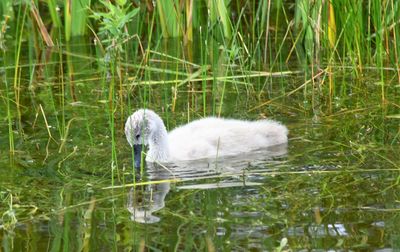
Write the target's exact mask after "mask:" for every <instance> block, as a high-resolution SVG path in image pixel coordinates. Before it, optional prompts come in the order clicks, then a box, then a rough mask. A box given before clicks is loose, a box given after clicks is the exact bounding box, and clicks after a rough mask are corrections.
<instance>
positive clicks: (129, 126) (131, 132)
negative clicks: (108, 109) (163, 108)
mask: <svg viewBox="0 0 400 252" xmlns="http://www.w3.org/2000/svg"><path fill="white" fill-rule="evenodd" d="M158 120H161V119H160V117H159V116H158V115H157V114H156V113H154V111H152V110H150V109H139V110H137V111H136V112H135V113H133V114H132V115H131V116H129V117H128V119H127V120H126V123H125V135H126V139H127V140H128V143H129V144H130V146H131V147H132V148H133V151H134V161H135V167H136V168H139V167H140V164H141V159H142V155H141V153H142V148H143V145H149V141H151V138H152V134H153V132H155V131H156V130H157V122H158Z"/></svg>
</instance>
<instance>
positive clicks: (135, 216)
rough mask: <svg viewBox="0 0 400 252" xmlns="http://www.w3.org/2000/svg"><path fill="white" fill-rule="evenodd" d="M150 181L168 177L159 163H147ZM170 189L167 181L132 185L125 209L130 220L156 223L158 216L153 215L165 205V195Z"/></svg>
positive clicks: (158, 219)
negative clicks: (137, 185)
mask: <svg viewBox="0 0 400 252" xmlns="http://www.w3.org/2000/svg"><path fill="white" fill-rule="evenodd" d="M147 169H149V170H151V173H150V175H149V180H150V181H160V180H165V179H167V178H168V174H167V173H166V170H165V169H164V168H163V167H161V166H159V165H156V164H155V165H149V166H148V167H147ZM169 190H170V183H169V182H162V183H155V184H149V185H143V186H139V187H133V188H131V190H130V191H129V193H128V203H127V209H128V211H129V212H130V213H131V220H133V221H136V222H139V223H156V222H159V221H160V218H159V217H157V216H154V215H153V212H156V211H158V210H160V209H162V208H163V207H164V206H165V202H164V201H165V196H167V193H168V192H169Z"/></svg>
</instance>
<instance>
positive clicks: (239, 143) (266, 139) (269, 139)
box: [125, 109, 288, 162]
mask: <svg viewBox="0 0 400 252" xmlns="http://www.w3.org/2000/svg"><path fill="white" fill-rule="evenodd" d="M138 132H143V134H141V137H140V138H139V139H136V138H135V136H137V134H138ZM125 134H126V137H127V139H128V142H129V143H130V144H131V145H133V144H140V143H144V144H145V145H149V151H148V153H147V158H146V160H147V161H151V162H152V161H153V162H154V161H158V162H165V161H169V162H173V161H181V160H195V159H201V158H215V157H217V156H227V155H236V154H239V153H243V152H250V151H252V150H256V149H260V148H265V147H268V146H273V145H279V144H284V143H286V142H287V141H288V139H287V135H288V129H287V128H286V127H285V126H284V125H282V124H280V123H279V122H276V121H272V120H259V121H244V120H235V119H223V118H214V117H208V118H204V119H199V120H196V121H193V122H191V123H188V124H186V125H183V126H180V127H178V128H175V129H174V130H172V131H171V132H169V133H167V131H166V130H165V126H164V123H163V121H162V120H161V118H160V117H159V116H158V115H157V114H156V113H154V112H153V111H152V110H149V109H146V110H144V109H140V110H138V111H136V112H135V113H133V114H132V115H131V116H130V117H129V118H128V120H127V122H126V124H125ZM142 137H143V139H142Z"/></svg>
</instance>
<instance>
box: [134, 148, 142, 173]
mask: <svg viewBox="0 0 400 252" xmlns="http://www.w3.org/2000/svg"><path fill="white" fill-rule="evenodd" d="M133 153H134V155H133V159H134V161H135V168H140V163H141V161H142V145H141V144H135V145H133Z"/></svg>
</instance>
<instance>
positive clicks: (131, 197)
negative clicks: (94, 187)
mask: <svg viewBox="0 0 400 252" xmlns="http://www.w3.org/2000/svg"><path fill="white" fill-rule="evenodd" d="M286 153H287V144H283V145H277V146H271V147H268V148H265V149H261V150H258V151H254V152H251V153H243V154H241V155H237V156H232V157H223V158H222V157H221V158H216V159H204V160H196V161H186V162H179V163H174V164H169V165H167V167H165V166H162V165H158V164H155V163H148V164H147V167H146V168H147V171H146V174H147V176H148V179H149V181H154V182H155V183H154V184H148V185H143V186H140V187H133V188H132V189H131V190H130V191H129V193H128V202H127V209H128V211H129V212H130V213H131V220H133V221H136V222H139V223H156V222H159V221H160V218H159V217H157V216H154V215H153V213H154V212H156V211H158V210H160V209H162V208H163V207H164V206H165V197H166V195H167V194H168V192H169V190H170V182H161V183H156V181H163V180H168V179H174V178H180V179H183V180H187V181H189V180H190V181H194V182H195V184H191V185H185V186H181V187H179V189H212V188H226V187H237V186H255V185H261V184H260V183H255V182H232V181H220V182H219V183H218V184H214V183H212V184H199V183H198V180H199V179H200V178H207V177H210V176H213V175H216V174H222V175H223V174H224V173H228V174H230V173H240V172H241V171H242V170H243V169H248V168H249V167H251V166H257V167H260V164H268V163H269V164H270V163H271V161H273V158H274V157H280V156H283V155H285V154H286ZM196 179H197V180H196Z"/></svg>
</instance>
